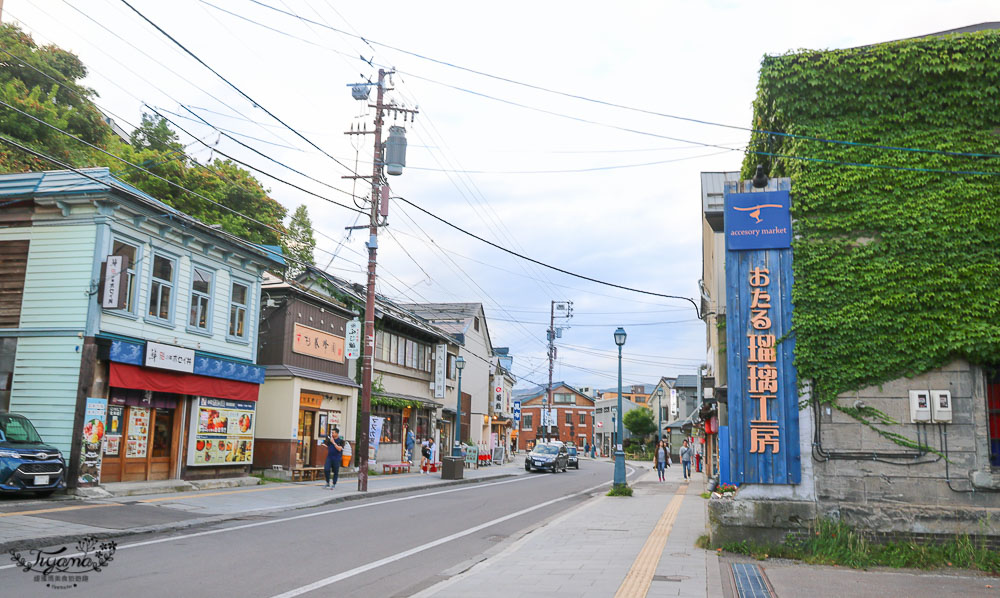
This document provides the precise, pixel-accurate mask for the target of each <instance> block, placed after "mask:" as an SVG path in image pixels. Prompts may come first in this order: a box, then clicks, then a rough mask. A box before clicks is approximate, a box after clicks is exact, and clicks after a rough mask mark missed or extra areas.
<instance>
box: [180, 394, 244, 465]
mask: <svg viewBox="0 0 1000 598" xmlns="http://www.w3.org/2000/svg"><path fill="white" fill-rule="evenodd" d="M256 408H257V404H256V403H254V402H253V401H230V400H228V399H213V398H209V397H198V403H197V409H195V410H193V411H192V413H191V416H192V422H191V427H192V430H191V431H192V434H191V438H192V441H191V446H190V447H189V449H188V460H187V462H188V465H226V464H242V463H252V462H253V435H254V425H255V424H256V419H257V411H256Z"/></svg>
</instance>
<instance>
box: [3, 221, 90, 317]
mask: <svg viewBox="0 0 1000 598" xmlns="http://www.w3.org/2000/svg"><path fill="white" fill-rule="evenodd" d="M96 238H97V226H96V225H95V224H78V225H69V226H34V227H32V228H31V243H30V245H29V247H28V269H27V272H26V274H25V279H24V297H23V299H22V303H21V305H22V308H21V327H22V328H31V327H47V328H83V326H84V325H85V323H86V321H87V305H88V301H89V300H91V299H92V296H91V295H90V293H91V292H92V291H96V288H93V289H92V288H91V272H92V266H93V261H94V243H95V240H96Z"/></svg>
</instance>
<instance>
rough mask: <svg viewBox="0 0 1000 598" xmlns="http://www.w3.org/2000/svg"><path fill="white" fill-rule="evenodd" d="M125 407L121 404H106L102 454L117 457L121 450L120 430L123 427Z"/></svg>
mask: <svg viewBox="0 0 1000 598" xmlns="http://www.w3.org/2000/svg"><path fill="white" fill-rule="evenodd" d="M124 417H125V408H124V407H122V406H121V405H108V418H107V423H105V424H104V434H105V436H104V454H105V455H107V456H109V457H117V456H118V452H119V451H120V450H121V444H122V431H123V430H124V429H125V421H124V419H123V418H124Z"/></svg>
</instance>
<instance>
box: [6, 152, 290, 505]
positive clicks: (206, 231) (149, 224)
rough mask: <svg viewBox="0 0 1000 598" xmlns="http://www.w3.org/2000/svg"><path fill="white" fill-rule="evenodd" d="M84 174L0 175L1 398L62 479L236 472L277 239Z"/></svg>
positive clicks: (248, 433)
mask: <svg viewBox="0 0 1000 598" xmlns="http://www.w3.org/2000/svg"><path fill="white" fill-rule="evenodd" d="M82 172H83V173H84V175H81V174H78V173H76V172H71V171H46V172H36V173H27V174H12V175H3V176H0V199H2V200H3V201H4V202H14V203H12V204H9V205H12V206H15V209H13V210H5V211H3V212H2V214H0V260H2V261H3V262H4V263H3V266H5V267H6V266H8V265H10V266H13V267H12V268H11V270H9V271H7V272H6V274H7V276H9V277H10V279H13V282H14V284H13V285H12V287H11V288H16V292H14V293H10V294H7V293H4V294H3V299H2V300H0V301H2V303H3V305H2V306H0V313H3V314H4V319H3V323H2V327H0V338H2V339H3V342H2V346H3V356H4V357H3V358H2V359H0V364H2V366H0V367H3V368H4V370H5V371H0V380H3V381H4V386H5V387H6V389H7V390H5V391H4V395H3V396H4V399H5V400H4V404H2V405H0V408H6V409H9V410H11V411H13V412H17V413H21V414H23V415H26V416H27V417H28V418H29V419H31V420H32V422H33V423H34V424H35V426H36V427H37V428H38V430H39V432H40V433H41V435H42V437H43V438H44V439H45V440H46V441H47V442H50V443H52V444H54V445H55V446H57V447H58V448H59V449H60V450H61V451H63V453H64V454H65V455H66V456H67V461H68V463H67V468H68V478H67V482H68V484H69V485H70V486H75V485H78V484H82V485H90V484H97V483H101V482H116V481H141V480H156V479H170V478H187V479H194V478H206V477H226V476H236V475H245V474H246V473H247V472H248V471H249V464H250V463H251V462H252V459H253V454H254V448H255V447H254V429H255V426H256V423H257V413H256V402H257V394H258V388H259V385H260V383H262V382H263V381H264V372H263V368H260V367H259V366H257V365H255V363H254V361H255V355H256V341H257V320H258V318H257V315H258V312H259V309H260V305H259V301H258V299H257V298H258V297H259V289H260V280H261V276H262V275H263V273H264V272H265V271H266V270H268V269H279V268H281V267H282V266H283V262H282V261H281V259H280V257H278V255H279V254H278V252H277V250H276V249H269V248H264V247H260V246H255V245H252V244H249V243H246V242H243V241H241V240H240V239H238V238H236V237H233V236H231V235H228V234H225V233H223V232H221V231H219V230H218V229H215V228H212V227H209V226H207V225H205V224H203V223H201V222H199V221H197V220H195V219H193V218H191V217H189V216H186V215H184V214H182V213H180V212H178V211H177V210H175V209H173V208H171V207H169V206H167V205H166V204H164V203H162V202H160V201H158V200H156V199H155V198H153V197H151V196H149V195H147V194H145V193H142V192H140V191H138V190H137V189H135V188H133V187H131V186H129V185H127V184H125V183H123V182H121V181H118V180H117V179H114V178H113V177H112V176H111V175H110V174H109V172H108V169H106V168H93V169H87V170H85V171H82ZM5 286H6V284H5ZM85 431H86V433H85Z"/></svg>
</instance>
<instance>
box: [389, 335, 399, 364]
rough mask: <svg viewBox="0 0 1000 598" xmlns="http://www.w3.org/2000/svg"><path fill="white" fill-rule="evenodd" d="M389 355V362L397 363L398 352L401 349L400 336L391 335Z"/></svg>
mask: <svg viewBox="0 0 1000 598" xmlns="http://www.w3.org/2000/svg"><path fill="white" fill-rule="evenodd" d="M388 345H389V357H388V358H387V359H386V361H388V362H389V363H397V361H396V352H397V351H399V337H398V336H396V335H395V334H390V335H389V343H388Z"/></svg>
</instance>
